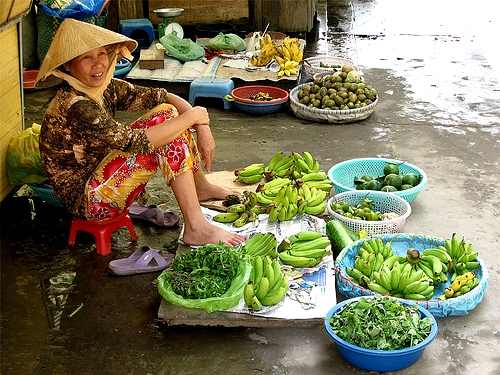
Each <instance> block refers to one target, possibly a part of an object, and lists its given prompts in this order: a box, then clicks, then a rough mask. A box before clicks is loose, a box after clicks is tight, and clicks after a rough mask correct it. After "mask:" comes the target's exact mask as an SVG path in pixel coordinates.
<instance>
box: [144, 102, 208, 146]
mask: <svg viewBox="0 0 500 375" xmlns="http://www.w3.org/2000/svg"><path fill="white" fill-rule="evenodd" d="M209 124H210V119H209V117H208V112H207V110H206V108H203V107H194V108H191V109H189V110H187V111H185V112H183V113H181V114H179V116H177V117H174V118H172V119H170V120H166V121H164V122H162V123H160V124H158V125H156V126H153V127H150V128H147V129H145V130H144V131H145V133H146V136H147V137H148V139H149V141H150V142H151V144H153V146H154V147H161V146H164V145H166V144H167V143H169V142H172V141H173V140H174V139H175V138H177V137H178V136H179V134H181V133H183V132H184V131H186V130H187V129H189V128H190V127H192V126H196V125H203V126H204V127H209Z"/></svg>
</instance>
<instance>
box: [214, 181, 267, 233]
mask: <svg viewBox="0 0 500 375" xmlns="http://www.w3.org/2000/svg"><path fill="white" fill-rule="evenodd" d="M229 199H230V198H226V200H228V201H229ZM231 201H232V202H233V201H234V202H235V198H234V196H232V197H231ZM256 205H257V194H256V193H255V192H254V191H248V190H246V191H244V192H243V199H242V200H241V203H236V202H235V203H234V204H231V205H229V206H228V207H227V209H226V212H222V213H220V214H217V215H215V216H214V217H213V220H214V221H216V222H218V223H233V226H235V227H236V228H240V227H242V226H244V225H245V224H247V223H249V222H253V221H255V220H257V216H258V214H259V213H262V211H261V209H260V208H259V207H257V206H256Z"/></svg>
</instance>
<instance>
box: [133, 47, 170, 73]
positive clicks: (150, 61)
mask: <svg viewBox="0 0 500 375" xmlns="http://www.w3.org/2000/svg"><path fill="white" fill-rule="evenodd" d="M139 64H140V68H141V69H164V68H165V52H164V51H163V50H162V49H142V50H141V55H140V58H139Z"/></svg>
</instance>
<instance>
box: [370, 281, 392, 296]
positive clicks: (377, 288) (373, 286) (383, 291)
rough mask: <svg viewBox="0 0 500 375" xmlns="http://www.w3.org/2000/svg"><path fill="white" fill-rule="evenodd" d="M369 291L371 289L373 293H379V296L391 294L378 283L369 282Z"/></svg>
mask: <svg viewBox="0 0 500 375" xmlns="http://www.w3.org/2000/svg"><path fill="white" fill-rule="evenodd" d="M368 289H370V290H371V291H373V292H375V293H379V294H389V293H390V292H389V290H387V289H386V288H384V287H383V286H382V285H380V284H378V283H376V282H373V281H372V282H369V283H368Z"/></svg>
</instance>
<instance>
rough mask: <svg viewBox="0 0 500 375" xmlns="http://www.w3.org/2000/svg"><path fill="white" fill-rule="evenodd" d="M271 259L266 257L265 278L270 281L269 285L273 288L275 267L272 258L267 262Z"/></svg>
mask: <svg viewBox="0 0 500 375" xmlns="http://www.w3.org/2000/svg"><path fill="white" fill-rule="evenodd" d="M268 258H269V257H267V256H266V257H264V276H265V277H267V279H268V280H269V285H270V286H273V285H274V281H275V280H274V269H273V265H272V262H271V260H270V259H271V258H269V261H266V260H267V259H268Z"/></svg>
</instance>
